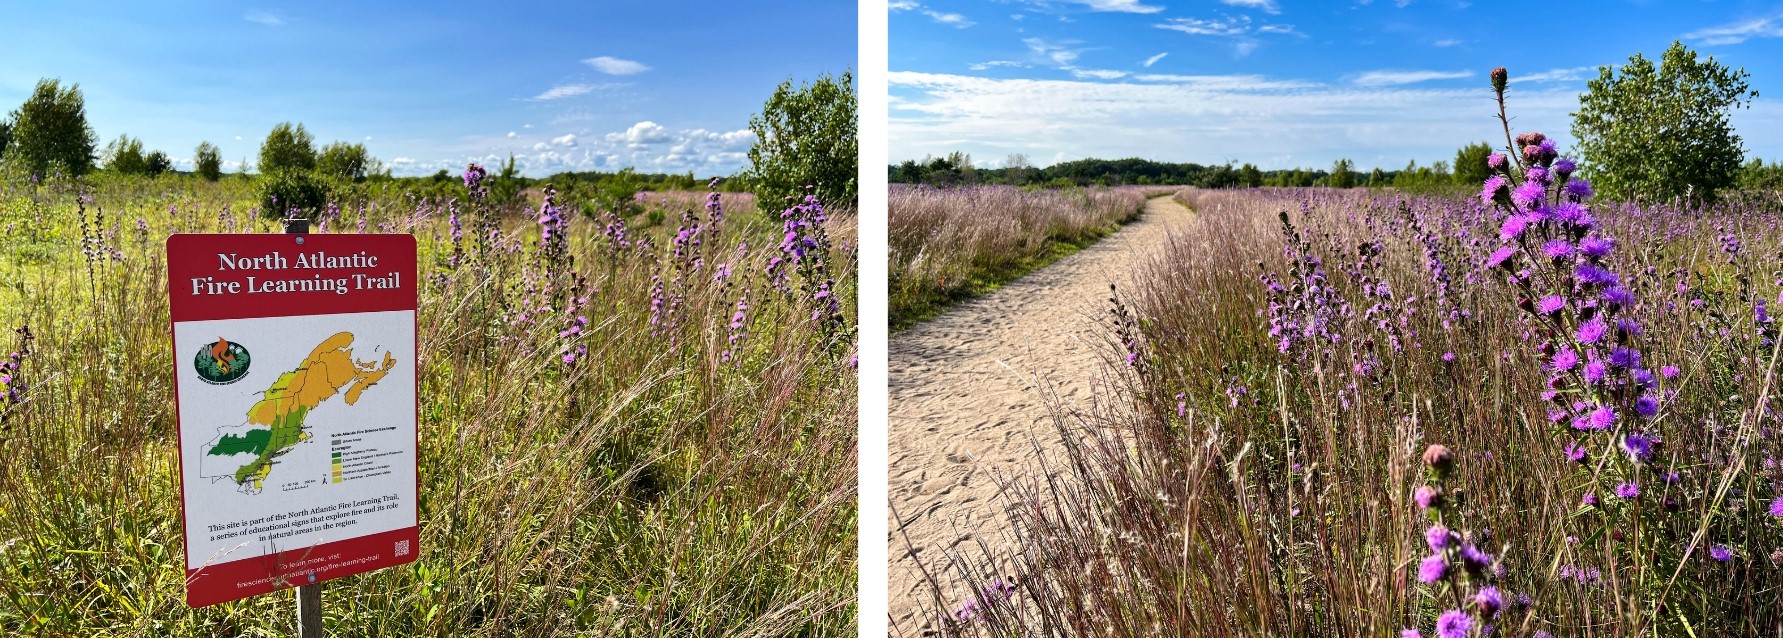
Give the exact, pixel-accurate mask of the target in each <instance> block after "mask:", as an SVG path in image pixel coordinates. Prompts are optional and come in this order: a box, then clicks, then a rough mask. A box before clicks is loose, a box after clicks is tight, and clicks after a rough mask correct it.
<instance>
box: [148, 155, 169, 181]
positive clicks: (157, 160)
mask: <svg viewBox="0 0 1783 638" xmlns="http://www.w3.org/2000/svg"><path fill="white" fill-rule="evenodd" d="M171 170H173V159H172V158H169V157H167V154H166V153H163V152H161V151H155V152H152V153H149V154H148V155H147V156H145V157H143V158H142V171H143V172H144V173H147V174H148V176H149V177H154V176H156V175H160V174H162V173H165V172H167V171H171Z"/></svg>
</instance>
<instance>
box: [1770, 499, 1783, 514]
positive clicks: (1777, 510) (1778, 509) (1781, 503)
mask: <svg viewBox="0 0 1783 638" xmlns="http://www.w3.org/2000/svg"><path fill="white" fill-rule="evenodd" d="M1771 516H1774V517H1777V518H1783V496H1779V497H1777V500H1774V501H1771Z"/></svg>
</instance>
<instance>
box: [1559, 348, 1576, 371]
mask: <svg viewBox="0 0 1783 638" xmlns="http://www.w3.org/2000/svg"><path fill="white" fill-rule="evenodd" d="M1553 363H1554V369H1555V370H1571V369H1573V366H1576V365H1578V364H1579V353H1576V352H1573V351H1572V348H1561V349H1560V351H1559V352H1556V353H1554V362H1553Z"/></svg>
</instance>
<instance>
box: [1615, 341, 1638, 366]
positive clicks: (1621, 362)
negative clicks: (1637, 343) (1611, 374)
mask: <svg viewBox="0 0 1783 638" xmlns="http://www.w3.org/2000/svg"><path fill="white" fill-rule="evenodd" d="M1610 365H1613V366H1616V367H1618V368H1624V369H1626V368H1633V367H1637V366H1639V365H1641V352H1640V351H1639V350H1635V349H1634V348H1630V347H1628V346H1617V347H1616V349H1615V350H1611V351H1610Z"/></svg>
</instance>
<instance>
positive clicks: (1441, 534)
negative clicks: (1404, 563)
mask: <svg viewBox="0 0 1783 638" xmlns="http://www.w3.org/2000/svg"><path fill="white" fill-rule="evenodd" d="M1454 540H1455V533H1454V532H1451V531H1449V528H1447V527H1443V526H1442V525H1432V526H1431V527H1430V529H1428V530H1425V532H1424V542H1425V543H1427V544H1429V545H1430V551H1433V552H1437V553H1441V552H1442V550H1444V549H1447V548H1448V547H1449V545H1450V544H1451V543H1452V542H1453V541H1454Z"/></svg>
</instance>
